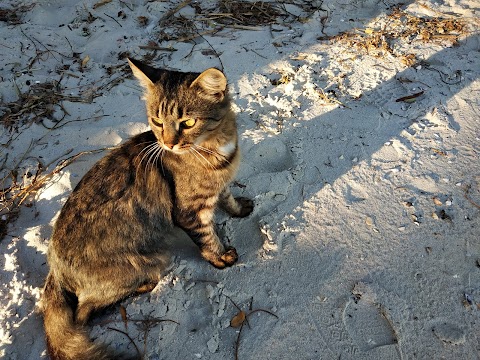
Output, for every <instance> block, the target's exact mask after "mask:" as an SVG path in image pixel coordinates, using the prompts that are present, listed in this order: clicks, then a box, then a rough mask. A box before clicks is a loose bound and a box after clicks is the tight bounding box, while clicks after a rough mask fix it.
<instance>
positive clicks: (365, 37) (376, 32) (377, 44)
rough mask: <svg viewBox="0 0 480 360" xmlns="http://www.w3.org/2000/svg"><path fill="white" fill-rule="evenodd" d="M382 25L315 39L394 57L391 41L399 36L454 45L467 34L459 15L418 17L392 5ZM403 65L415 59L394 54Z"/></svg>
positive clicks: (379, 55) (411, 40)
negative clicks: (391, 9)
mask: <svg viewBox="0 0 480 360" xmlns="http://www.w3.org/2000/svg"><path fill="white" fill-rule="evenodd" d="M385 21H386V24H384V25H382V26H381V27H380V26H379V28H378V29H376V28H374V27H367V28H366V29H365V30H363V31H361V30H356V31H349V32H343V33H340V34H338V35H334V36H322V37H319V38H318V39H319V40H327V41H332V42H333V41H335V42H339V41H342V42H346V43H347V46H349V47H353V48H356V49H358V50H361V51H363V52H365V53H367V54H369V55H371V56H375V57H384V56H386V55H393V56H397V55H396V54H395V51H394V46H393V45H394V42H395V40H398V39H403V40H406V41H408V42H413V41H423V42H442V41H447V42H449V43H450V44H451V45H456V44H457V42H458V39H459V37H460V36H461V35H464V34H466V33H467V30H466V23H465V21H464V20H462V19H460V18H447V19H446V18H440V17H432V18H426V17H418V16H415V15H412V14H409V13H408V12H406V11H404V10H401V9H399V8H395V9H394V10H393V12H392V13H390V14H388V15H387V16H386V19H385ZM398 56H399V57H400V58H401V59H402V62H403V64H404V65H405V66H412V65H413V64H414V63H415V62H414V61H415V55H414V54H407V55H404V54H400V55H398Z"/></svg>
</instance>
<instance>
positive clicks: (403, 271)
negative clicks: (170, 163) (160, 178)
mask: <svg viewBox="0 0 480 360" xmlns="http://www.w3.org/2000/svg"><path fill="white" fill-rule="evenodd" d="M222 3H223V4H225V6H224V7H221V6H220V5H222ZM234 3H237V2H225V1H220V2H217V1H197V2H191V1H184V2H180V1H176V2H161V1H133V0H123V1H120V0H113V1H110V2H108V1H103V2H102V1H95V0H85V1H73V0H65V1H60V0H58V1H56V0H51V1H32V2H30V1H23V2H22V1H12V0H5V1H2V4H1V5H0V20H1V21H0V77H1V84H0V101H1V105H0V115H1V116H2V125H4V126H2V129H3V130H2V137H1V144H2V147H1V152H0V160H1V161H0V163H1V164H2V169H1V171H2V174H1V176H2V178H3V188H4V189H5V190H3V198H2V208H3V211H2V214H3V215H2V218H1V221H2V223H1V225H2V231H6V235H5V236H4V237H3V239H2V240H1V242H0V253H1V256H0V269H1V270H0V271H1V272H0V276H1V285H0V322H1V329H0V357H2V358H4V359H28V360H37V359H43V358H47V356H46V353H45V343H44V339H43V337H44V333H43V327H42V322H41V317H40V316H39V315H38V313H37V312H36V303H37V301H38V299H39V296H40V292H41V287H42V285H43V281H44V278H45V275H46V273H47V272H48V267H47V264H46V257H45V252H46V249H47V245H48V241H49V236H50V234H51V231H52V226H53V224H54V221H55V216H56V214H57V213H58V212H59V210H60V208H61V206H62V204H63V203H64V202H65V200H66V198H67V197H68V195H69V194H70V192H71V190H72V189H73V187H74V186H75V185H76V183H77V182H78V181H79V180H80V178H81V177H82V175H83V174H84V173H85V172H86V171H87V169H89V168H90V167H91V166H92V164H93V163H94V162H95V161H96V160H98V159H99V158H100V157H101V156H103V155H104V154H105V151H108V150H105V149H106V148H109V147H112V146H115V145H118V144H119V143H121V142H123V141H124V140H125V139H127V138H128V137H129V136H131V135H133V134H136V133H139V132H141V131H145V130H146V129H147V125H146V119H145V115H144V105H143V103H142V101H141V89H140V87H139V85H138V84H137V83H136V82H135V81H134V79H133V78H132V77H131V76H130V74H129V70H128V68H127V65H126V60H125V56H126V55H129V56H132V57H134V58H137V59H142V58H143V59H151V60H152V64H155V65H157V66H158V67H166V68H170V69H177V70H183V71H202V70H204V69H206V68H208V67H212V66H215V67H218V68H223V70H224V72H225V74H226V75H227V77H228V79H229V84H230V85H229V86H230V93H231V95H232V98H233V100H234V102H235V110H236V112H237V113H238V124H239V135H240V145H241V148H242V153H243V163H242V166H241V169H240V171H239V173H238V177H237V183H236V184H235V185H233V186H232V189H233V192H234V193H235V194H238V195H241V196H248V197H251V198H253V199H254V201H255V205H256V207H255V211H254V213H253V214H252V215H251V216H250V217H248V218H246V219H230V218H228V217H227V216H226V215H224V214H221V213H219V214H218V219H217V223H218V228H219V232H220V234H221V235H222V237H223V239H224V241H225V242H226V243H230V244H231V245H233V246H235V247H236V248H237V250H238V252H239V254H240V260H239V263H238V264H237V265H236V266H234V267H232V268H230V269H227V270H222V271H219V270H216V269H214V268H213V267H211V266H209V265H208V264H207V263H206V262H205V261H203V260H202V259H200V257H199V255H198V251H197V250H196V248H195V247H194V245H193V244H192V243H191V242H190V241H188V240H185V241H184V242H183V243H181V244H176V245H175V246H174V254H175V257H174V261H173V266H172V268H171V269H170V271H169V272H168V274H167V275H166V277H165V278H164V280H163V281H162V282H161V283H160V284H159V285H158V286H157V287H156V288H155V289H154V291H153V292H152V293H150V294H148V295H143V296H140V297H136V298H130V299H127V300H126V301H124V302H122V304H121V307H120V306H118V305H117V306H116V307H114V308H112V309H110V310H109V311H107V312H106V313H105V314H102V315H100V316H98V317H96V318H95V319H93V324H92V331H91V336H92V338H94V339H95V341H99V342H104V343H106V344H109V346H110V347H111V348H113V349H116V350H118V351H120V352H124V353H129V354H131V355H135V354H138V353H140V354H141V355H142V356H143V358H144V359H201V358H202V359H234V358H235V356H237V357H238V359H242V360H243V359H373V360H384V359H478V358H480V355H479V354H480V244H479V242H480V160H479V156H480V120H479V119H480V107H479V95H480V93H479V91H480V81H479V79H478V77H479V74H480V53H479V50H480V41H479V37H478V15H479V9H478V5H479V4H478V2H476V1H474V0H471V1H468V0H458V1H456V0H450V1H438V2H432V1H430V0H426V1H403V2H402V5H401V6H400V5H399V7H398V8H397V10H396V3H395V1H391V0H386V1H377V0H365V1H359V0H354V1H334V0H324V1H308V2H307V1H300V0H296V1H293V0H292V1H286V2H284V3H281V2H272V6H268V5H265V4H263V5H262V4H261V3H258V2H257V3H252V4H251V7H250V9H249V8H248V7H246V6H244V7H240V6H239V5H237V7H235V6H234V5H232V4H234ZM29 4H32V5H29ZM261 5H262V6H261ZM22 6H23V7H22ZM476 7H477V8H476ZM12 9H14V11H12ZM274 10H275V11H276V12H277V15H275V14H274ZM102 149H103V150H102ZM96 150H99V151H96ZM77 154H79V156H78V157H77V156H76V155H77ZM64 160H67V162H65V161H64ZM67 165H68V166H67ZM12 179H15V182H13V180H12ZM40 185H41V186H40ZM29 186H30V187H29ZM37 187H38V189H37ZM9 188H10V190H9ZM32 189H33V190H37V191H28V190H32ZM21 191H24V192H23V193H22V192H21ZM24 194H25V196H24ZM14 196H16V197H14ZM20 201H22V203H21V205H20V206H19V207H18V208H16V207H15V206H14V205H15V204H18V203H19V202H20ZM6 206H7V208H5V207H6ZM15 209H17V210H19V213H18V218H15V217H16V216H15ZM7 225H8V226H7ZM234 303H235V304H236V305H234ZM236 306H238V307H239V308H240V309H242V311H244V312H245V313H246V314H248V316H247V319H248V325H247V324H246V323H245V324H244V326H243V327H242V329H241V333H240V328H233V327H231V326H230V321H231V320H232V318H234V317H235V315H236V314H237V313H238V312H239V309H238V308H237V307H236ZM122 308H124V309H126V313H127V316H128V318H129V320H128V321H127V323H126V324H125V323H124V322H123V321H122V316H121V312H122V311H121V309H122ZM255 310H258V311H255ZM250 312H251V313H250ZM235 319H237V320H238V317H236V318H235ZM161 320H162V321H161ZM115 329H116V330H115ZM120 331H121V332H120ZM122 332H123V333H122ZM136 348H137V349H138V350H137V349H136Z"/></svg>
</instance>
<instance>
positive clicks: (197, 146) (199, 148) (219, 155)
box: [193, 144, 230, 164]
mask: <svg viewBox="0 0 480 360" xmlns="http://www.w3.org/2000/svg"><path fill="white" fill-rule="evenodd" d="M193 147H194V148H196V149H198V150H201V151H204V152H206V153H207V154H211V155H214V156H216V157H218V158H220V159H222V160H224V161H226V162H227V163H229V164H230V161H228V159H227V158H226V157H225V155H223V154H220V153H219V152H218V151H215V150H212V149H208V148H206V147H204V146H201V145H196V144H193Z"/></svg>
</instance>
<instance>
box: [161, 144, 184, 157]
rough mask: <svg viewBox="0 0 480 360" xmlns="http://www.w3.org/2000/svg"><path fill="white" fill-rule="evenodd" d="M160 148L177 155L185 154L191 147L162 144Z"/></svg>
mask: <svg viewBox="0 0 480 360" xmlns="http://www.w3.org/2000/svg"><path fill="white" fill-rule="evenodd" d="M162 148H163V149H164V150H167V151H169V152H172V153H174V154H177V155H181V154H186V153H187V152H189V151H190V148H191V145H178V144H176V145H171V144H162Z"/></svg>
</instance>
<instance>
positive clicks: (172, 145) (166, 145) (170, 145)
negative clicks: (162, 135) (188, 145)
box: [163, 143, 175, 150]
mask: <svg viewBox="0 0 480 360" xmlns="http://www.w3.org/2000/svg"><path fill="white" fill-rule="evenodd" d="M163 145H164V146H165V147H167V148H169V149H170V150H172V149H173V147H174V146H175V144H167V143H163Z"/></svg>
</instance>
